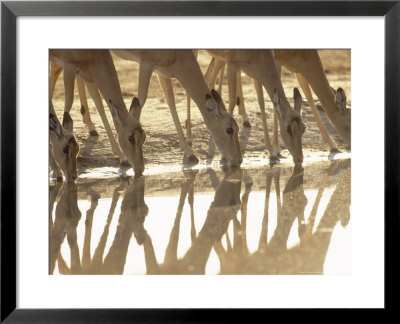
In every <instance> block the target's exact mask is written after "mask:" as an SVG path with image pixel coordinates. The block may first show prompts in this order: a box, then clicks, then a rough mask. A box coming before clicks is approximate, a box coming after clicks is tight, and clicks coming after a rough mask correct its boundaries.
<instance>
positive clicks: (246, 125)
mask: <svg viewBox="0 0 400 324" xmlns="http://www.w3.org/2000/svg"><path fill="white" fill-rule="evenodd" d="M243 126H244V127H251V125H250V122H249V121H248V120H245V121H244V122H243Z"/></svg>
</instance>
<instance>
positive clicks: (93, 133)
mask: <svg viewBox="0 0 400 324" xmlns="http://www.w3.org/2000/svg"><path fill="white" fill-rule="evenodd" d="M89 135H90V136H99V133H97V131H96V130H95V129H94V130H91V131H90V132H89Z"/></svg>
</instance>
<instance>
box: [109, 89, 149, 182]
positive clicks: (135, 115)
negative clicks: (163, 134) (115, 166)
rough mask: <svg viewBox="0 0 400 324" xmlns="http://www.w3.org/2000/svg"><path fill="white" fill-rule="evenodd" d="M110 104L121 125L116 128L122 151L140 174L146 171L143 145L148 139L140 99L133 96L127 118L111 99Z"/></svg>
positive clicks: (117, 121) (136, 173) (138, 174)
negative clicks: (142, 118) (143, 126)
mask: <svg viewBox="0 0 400 324" xmlns="http://www.w3.org/2000/svg"><path fill="white" fill-rule="evenodd" d="M108 105H109V107H110V111H111V115H112V117H113V119H114V121H115V123H116V124H118V125H119V127H116V128H117V132H118V141H119V144H120V146H121V149H122V152H123V153H124V154H125V156H126V158H127V159H128V161H129V163H130V164H131V166H132V168H133V171H134V172H135V175H136V176H140V175H142V173H143V171H144V162H143V150H142V147H143V143H144V142H145V140H146V133H145V131H144V130H143V128H142V126H141V125H140V122H139V116H140V111H141V106H140V103H139V100H138V99H137V98H136V97H135V98H133V100H132V104H131V107H130V114H126V116H125V118H122V117H121V116H120V115H119V113H118V109H117V107H116V106H115V105H114V103H113V102H112V101H111V100H109V101H108ZM124 109H125V108H124Z"/></svg>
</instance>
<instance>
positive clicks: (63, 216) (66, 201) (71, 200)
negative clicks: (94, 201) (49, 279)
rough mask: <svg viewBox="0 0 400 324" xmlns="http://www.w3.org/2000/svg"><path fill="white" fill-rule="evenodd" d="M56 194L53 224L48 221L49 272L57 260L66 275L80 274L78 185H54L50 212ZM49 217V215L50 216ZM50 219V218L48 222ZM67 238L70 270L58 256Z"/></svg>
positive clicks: (68, 183)
mask: <svg viewBox="0 0 400 324" xmlns="http://www.w3.org/2000/svg"><path fill="white" fill-rule="evenodd" d="M57 190H59V192H58V202H57V206H56V210H55V219H54V222H51V221H50V251H49V254H50V257H49V259H50V266H49V272H50V274H52V273H53V272H54V268H55V265H56V262H57V259H58V262H59V265H61V269H63V270H64V272H66V273H74V274H79V273H81V263H80V257H79V248H78V244H77V235H76V227H77V226H78V223H79V220H80V218H81V211H80V210H79V208H78V185H77V184H75V183H72V182H65V183H63V184H62V187H61V188H60V186H59V185H58V184H56V185H55V187H54V188H53V190H52V191H51V195H50V204H51V208H50V211H52V209H53V206H52V205H53V203H54V201H55V200H56V198H55V197H56V196H57ZM50 216H51V215H50ZM51 219H52V218H51V217H50V220H51ZM65 236H67V241H68V245H69V248H70V251H71V262H70V264H71V268H70V269H67V268H66V266H65V262H64V260H63V259H62V256H61V254H60V249H61V245H62V243H63V242H64V239H65Z"/></svg>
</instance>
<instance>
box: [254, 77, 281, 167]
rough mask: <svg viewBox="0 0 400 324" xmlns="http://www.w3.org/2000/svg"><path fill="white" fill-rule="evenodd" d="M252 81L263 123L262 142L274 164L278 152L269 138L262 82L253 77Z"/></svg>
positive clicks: (276, 160)
mask: <svg viewBox="0 0 400 324" xmlns="http://www.w3.org/2000/svg"><path fill="white" fill-rule="evenodd" d="M253 81H254V88H255V89H256V93H257V100H258V106H259V107H260V112H261V121H262V125H263V130H264V144H265V147H266V149H267V150H268V153H269V161H270V163H271V164H274V163H276V162H278V160H279V159H278V154H277V153H276V151H275V150H274V148H273V147H272V144H271V139H270V138H269V132H268V125H267V115H266V114H265V103H264V93H263V88H262V83H261V81H260V80H257V79H253Z"/></svg>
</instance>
